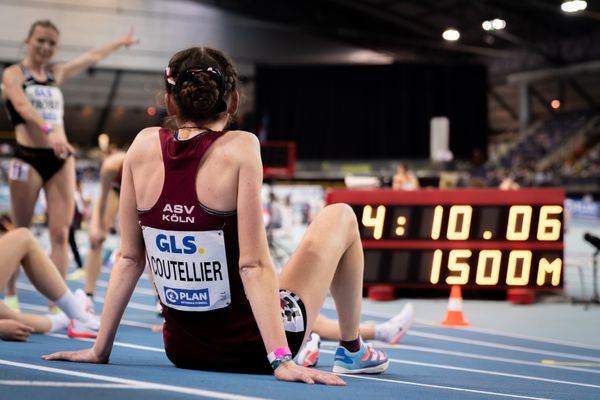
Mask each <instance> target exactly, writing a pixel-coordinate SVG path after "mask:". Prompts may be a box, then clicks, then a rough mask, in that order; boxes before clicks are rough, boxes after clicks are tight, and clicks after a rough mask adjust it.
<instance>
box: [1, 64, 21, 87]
mask: <svg viewBox="0 0 600 400" xmlns="http://www.w3.org/2000/svg"><path fill="white" fill-rule="evenodd" d="M24 81H25V75H23V70H22V69H21V67H19V64H13V65H11V66H9V67H6V68H4V70H3V71H2V82H3V83H4V84H7V83H13V82H17V83H18V84H19V85H21V84H22V83H23V82H24Z"/></svg>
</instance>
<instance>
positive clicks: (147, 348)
mask: <svg viewBox="0 0 600 400" xmlns="http://www.w3.org/2000/svg"><path fill="white" fill-rule="evenodd" d="M45 335H46V336H51V337H55V338H59V339H69V340H80V341H82V342H90V343H94V342H95V341H96V340H95V339H85V338H81V339H72V338H70V337H68V336H67V335H64V334H62V333H46V334H45ZM114 345H115V346H119V347H126V348H128V349H135V350H145V351H154V352H157V353H164V352H165V349H164V348H162V347H150V346H142V345H140V344H134V343H126V342H119V341H115V342H114Z"/></svg>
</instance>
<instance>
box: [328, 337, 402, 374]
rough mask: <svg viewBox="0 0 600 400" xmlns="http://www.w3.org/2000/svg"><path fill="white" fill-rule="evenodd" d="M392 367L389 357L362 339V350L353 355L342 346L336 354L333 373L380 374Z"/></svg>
mask: <svg viewBox="0 0 600 400" xmlns="http://www.w3.org/2000/svg"><path fill="white" fill-rule="evenodd" d="M389 365H390V360H389V359H388V356H387V355H386V354H385V353H384V352H382V351H378V350H375V349H374V348H373V346H372V345H371V344H370V343H365V342H363V341H362V339H361V343H360V350H359V351H357V352H356V353H351V352H349V351H348V350H346V349H345V348H343V347H342V346H339V347H338V348H337V350H336V352H335V359H334V360H333V372H336V373H340V374H380V373H382V372H383V371H385V370H386V369H387V368H388V367H389Z"/></svg>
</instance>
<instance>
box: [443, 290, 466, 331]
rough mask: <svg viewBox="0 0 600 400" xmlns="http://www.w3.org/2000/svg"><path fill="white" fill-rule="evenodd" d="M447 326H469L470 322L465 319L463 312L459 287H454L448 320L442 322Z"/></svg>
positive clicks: (451, 293) (449, 302)
mask: <svg viewBox="0 0 600 400" xmlns="http://www.w3.org/2000/svg"><path fill="white" fill-rule="evenodd" d="M440 324H442V325H446V326H468V325H470V324H469V321H467V320H466V319H465V316H464V315H463V310H462V294H461V292H460V286H459V285H453V286H452V289H451V290H450V298H449V299H448V311H447V313H446V319H445V320H443V321H442V322H440Z"/></svg>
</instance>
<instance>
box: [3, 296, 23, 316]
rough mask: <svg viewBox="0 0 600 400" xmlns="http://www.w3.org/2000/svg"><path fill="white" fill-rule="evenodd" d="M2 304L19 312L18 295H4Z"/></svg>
mask: <svg viewBox="0 0 600 400" xmlns="http://www.w3.org/2000/svg"><path fill="white" fill-rule="evenodd" d="M4 304H6V306H7V307H8V308H10V309H11V310H13V311H14V312H16V313H20V312H21V307H20V306H19V297H18V296H4Z"/></svg>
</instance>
